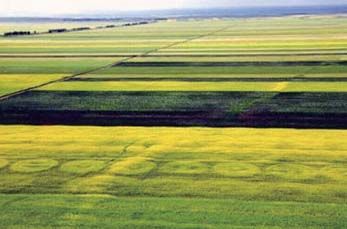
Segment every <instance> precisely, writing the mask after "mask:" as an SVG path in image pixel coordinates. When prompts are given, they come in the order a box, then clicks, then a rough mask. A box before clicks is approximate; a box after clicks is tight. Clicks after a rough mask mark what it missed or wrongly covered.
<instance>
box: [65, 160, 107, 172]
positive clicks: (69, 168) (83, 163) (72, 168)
mask: <svg viewBox="0 0 347 229" xmlns="http://www.w3.org/2000/svg"><path fill="white" fill-rule="evenodd" d="M105 166H106V162H105V161H98V160H76V161H69V162H66V163H64V164H63V165H62V166H61V167H60V170H61V171H63V172H67V173H71V174H78V175H83V174H87V173H93V172H98V171H100V170H102V169H103V168H105Z"/></svg>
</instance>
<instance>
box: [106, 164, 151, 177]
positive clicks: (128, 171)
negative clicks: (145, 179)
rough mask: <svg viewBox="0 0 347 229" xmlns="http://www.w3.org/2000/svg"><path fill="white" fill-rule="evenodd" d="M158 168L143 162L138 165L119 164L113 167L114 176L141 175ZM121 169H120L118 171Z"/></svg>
mask: <svg viewBox="0 0 347 229" xmlns="http://www.w3.org/2000/svg"><path fill="white" fill-rule="evenodd" d="M155 167H156V164H155V163H153V162H150V161H141V162H137V163H133V164H132V163H129V164H125V163H124V164H123V163H120V164H119V163H118V164H115V165H113V168H114V170H115V171H114V174H119V175H141V174H146V173H148V172H150V171H151V170H152V169H154V168H155ZM118 168H119V169H118Z"/></svg>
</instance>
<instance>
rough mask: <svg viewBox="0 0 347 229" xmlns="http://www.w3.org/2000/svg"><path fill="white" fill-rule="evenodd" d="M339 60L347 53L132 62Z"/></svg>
mask: <svg viewBox="0 0 347 229" xmlns="http://www.w3.org/2000/svg"><path fill="white" fill-rule="evenodd" d="M338 60H347V54H346V55H324V54H323V55H311V56H310V55H307V56H300V55H295V54H294V55H288V56H276V55H273V56H262V55H261V54H260V55H259V56H252V55H250V56H247V55H245V56H242V57H239V56H236V57H233V56H230V57H225V56H223V57H215V56H207V57H199V56H197V57H184V56H183V57H182V56H180V57H138V58H134V59H131V62H168V63H169V62H242V61H247V62H248V61H252V62H257V61H258V62H265V61H269V62H271V61H278V62H280V61H295V62H297V61H338Z"/></svg>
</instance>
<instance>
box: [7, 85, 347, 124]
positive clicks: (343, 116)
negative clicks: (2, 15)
mask: <svg viewBox="0 0 347 229" xmlns="http://www.w3.org/2000/svg"><path fill="white" fill-rule="evenodd" d="M346 100H347V93H279V94H278V93H271V92H107V91H106V92H79V91H72V92H67V91H32V92H26V93H25V94H22V95H18V96H15V97H13V98H11V99H9V100H6V101H2V102H1V103H0V123H1V124H65V125H106V126H107V125H109V126H117V125H130V126H212V127H213V126H221V127H295V128H342V129H345V128H347V105H346V103H345V101H346Z"/></svg>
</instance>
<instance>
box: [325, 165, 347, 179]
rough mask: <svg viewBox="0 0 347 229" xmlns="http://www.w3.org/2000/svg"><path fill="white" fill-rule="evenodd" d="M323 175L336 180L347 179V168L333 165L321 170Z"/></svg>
mask: <svg viewBox="0 0 347 229" xmlns="http://www.w3.org/2000/svg"><path fill="white" fill-rule="evenodd" d="M320 172H321V175H323V176H327V177H329V178H332V179H334V180H339V179H346V178H347V166H344V165H331V166H326V167H324V168H322V169H321V171H320Z"/></svg>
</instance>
